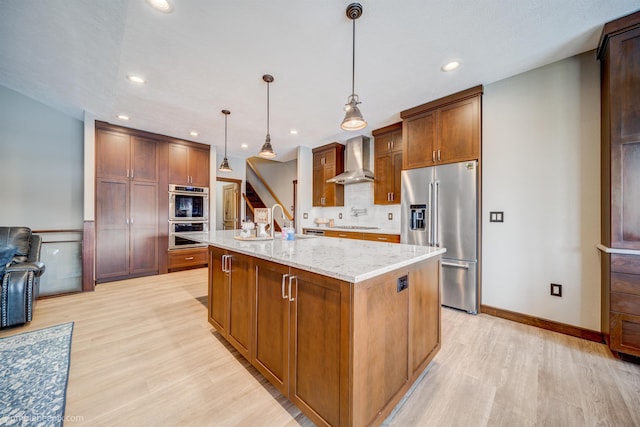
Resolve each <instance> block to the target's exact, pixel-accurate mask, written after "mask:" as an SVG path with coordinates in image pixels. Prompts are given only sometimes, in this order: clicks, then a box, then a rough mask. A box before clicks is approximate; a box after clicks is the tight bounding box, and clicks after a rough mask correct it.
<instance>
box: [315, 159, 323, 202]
mask: <svg viewBox="0 0 640 427" xmlns="http://www.w3.org/2000/svg"><path fill="white" fill-rule="evenodd" d="M324 203H325V199H324V168H323V167H314V168H313V206H324Z"/></svg>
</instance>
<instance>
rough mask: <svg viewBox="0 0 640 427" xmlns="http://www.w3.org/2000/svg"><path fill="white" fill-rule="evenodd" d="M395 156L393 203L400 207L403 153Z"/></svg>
mask: <svg viewBox="0 0 640 427" xmlns="http://www.w3.org/2000/svg"><path fill="white" fill-rule="evenodd" d="M391 155H392V156H393V186H392V187H391V188H390V189H391V203H392V204H394V205H399V204H400V202H401V201H402V197H401V194H402V161H403V160H402V159H403V153H402V151H395V152H393V153H392V154H391Z"/></svg>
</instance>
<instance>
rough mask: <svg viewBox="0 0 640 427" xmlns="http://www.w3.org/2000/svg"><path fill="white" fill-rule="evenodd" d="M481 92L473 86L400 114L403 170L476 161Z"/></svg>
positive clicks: (479, 137) (477, 155)
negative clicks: (401, 120)
mask: <svg viewBox="0 0 640 427" xmlns="http://www.w3.org/2000/svg"><path fill="white" fill-rule="evenodd" d="M482 90H483V89H482V86H476V87H474V88H471V89H467V90H465V91H462V92H458V93H456V94H453V95H450V96H447V97H444V98H441V99H438V100H436V101H432V102H429V103H427V104H423V105H419V106H417V107H414V108H411V109H409V110H405V111H403V112H401V113H400V117H402V119H403V122H402V126H403V129H402V136H403V149H404V156H403V169H414V168H421V167H425V166H433V165H437V164H444V163H454V162H462V161H466V160H476V159H479V158H480V139H481V119H482V112H481V105H482V103H481V97H482Z"/></svg>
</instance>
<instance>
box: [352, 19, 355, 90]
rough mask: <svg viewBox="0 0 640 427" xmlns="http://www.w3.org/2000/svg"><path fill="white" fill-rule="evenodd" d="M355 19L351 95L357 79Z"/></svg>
mask: <svg viewBox="0 0 640 427" xmlns="http://www.w3.org/2000/svg"><path fill="white" fill-rule="evenodd" d="M351 20H352V21H353V37H352V40H351V41H352V53H353V54H352V55H351V95H352V96H353V95H355V93H356V89H355V81H356V20H355V19H351Z"/></svg>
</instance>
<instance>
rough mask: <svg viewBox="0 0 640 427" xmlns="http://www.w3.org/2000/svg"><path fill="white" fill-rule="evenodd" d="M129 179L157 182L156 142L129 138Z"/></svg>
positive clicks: (135, 137)
mask: <svg viewBox="0 0 640 427" xmlns="http://www.w3.org/2000/svg"><path fill="white" fill-rule="evenodd" d="M131 178H132V179H135V180H136V181H150V182H158V150H157V149H156V141H154V140H152V139H147V138H140V137H137V136H134V137H132V138H131Z"/></svg>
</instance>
